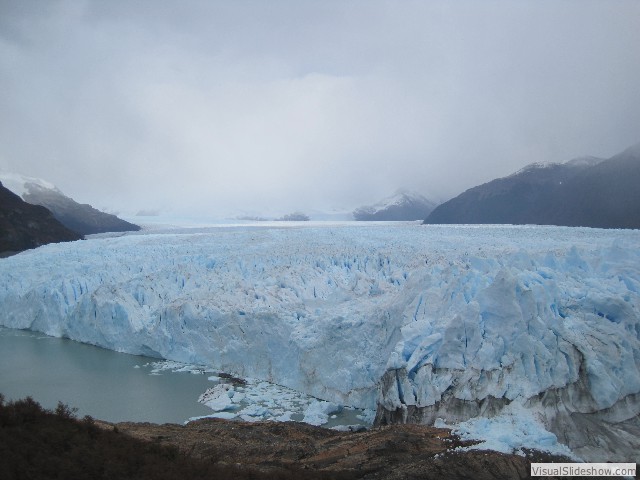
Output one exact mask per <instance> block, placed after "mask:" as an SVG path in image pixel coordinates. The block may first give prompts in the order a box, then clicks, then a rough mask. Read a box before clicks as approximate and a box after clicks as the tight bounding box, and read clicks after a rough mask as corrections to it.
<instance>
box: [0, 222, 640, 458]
mask: <svg viewBox="0 0 640 480" xmlns="http://www.w3.org/2000/svg"><path fill="white" fill-rule="evenodd" d="M0 305H2V311H1V312H0V324H1V325H4V326H7V327H12V328H22V329H32V330H37V331H41V332H43V333H46V334H48V335H53V336H59V337H67V338H71V339H74V340H78V341H81V342H86V343H91V344H94V345H99V346H102V347H105V348H109V349H113V350H116V351H121V352H127V353H134V354H144V355H151V356H155V357H158V358H164V359H168V360H174V361H178V362H184V363H189V364H199V365H207V366H211V367H212V368H215V369H216V370H219V371H225V372H229V373H232V374H234V375H237V376H240V377H251V378H256V379H261V380H265V381H269V382H273V383H276V384H279V385H283V386H285V387H288V388H292V389H295V390H298V391H301V392H304V393H306V394H308V395H312V396H314V397H316V398H318V399H320V400H323V401H326V402H331V403H334V404H336V405H346V406H354V407H358V408H366V409H375V408H377V416H376V417H377V418H376V421H377V422H378V423H396V422H417V423H427V424H433V423H434V422H436V421H437V420H438V419H441V421H445V422H447V423H448V424H452V423H459V422H465V421H468V420H469V419H472V418H477V417H487V418H490V417H498V416H499V415H500V412H502V411H503V410H504V409H505V408H506V407H507V406H509V405H510V404H511V403H513V402H516V403H517V404H518V405H522V406H523V408H526V409H529V410H530V411H531V412H535V413H536V415H537V417H536V418H539V419H540V422H541V424H543V425H545V427H546V428H547V429H548V430H549V431H550V432H553V435H555V438H557V441H558V442H559V443H562V444H567V445H569V447H571V448H572V450H573V451H574V452H576V454H577V455H578V456H581V457H582V458H585V459H589V458H595V459H597V460H603V459H605V460H613V461H615V460H618V459H619V460H620V461H624V460H628V459H629V455H631V453H630V452H633V451H637V450H638V449H639V448H640V444H639V440H638V439H640V424H639V421H638V414H639V413H640V232H638V231H636V230H600V229H589V228H567V227H538V226H504V225H501V226H478V225H474V226H450V225H447V226H437V225H430V226H422V225H416V224H402V223H398V224H392V225H376V224H374V225H362V224H356V225H353V224H341V225H331V224H328V225H325V226H318V225H317V224H310V225H308V226H307V225H305V226H296V227H273V226H265V227H255V226H244V227H226V228H212V229H198V230H197V232H194V233H190V232H188V231H184V230H183V231H180V233H150V234H144V235H125V236H121V237H117V238H113V237H112V238H92V239H89V240H87V241H84V242H75V243H72V244H52V245H47V246H44V247H41V248H38V249H36V250H33V251H28V252H23V253H21V254H19V255H16V256H14V257H10V258H6V259H2V260H0ZM219 393H221V392H216V394H215V395H214V396H213V397H212V399H213V398H214V397H215V398H216V399H217V400H216V401H218V402H221V401H223V400H224V401H225V402H226V401H227V400H226V399H225V398H224V396H222V395H218V394H219ZM322 405H324V404H322ZM510 408H513V407H510ZM310 413H312V412H310ZM313 413H314V414H315V413H316V412H313ZM542 437H544V436H541V437H540V438H542Z"/></svg>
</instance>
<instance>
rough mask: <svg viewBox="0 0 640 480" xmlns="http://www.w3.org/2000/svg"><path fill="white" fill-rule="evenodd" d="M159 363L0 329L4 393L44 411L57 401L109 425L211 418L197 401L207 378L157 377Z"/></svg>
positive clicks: (179, 374)
mask: <svg viewBox="0 0 640 480" xmlns="http://www.w3.org/2000/svg"><path fill="white" fill-rule="evenodd" d="M155 361H157V359H153V358H148V357H142V356H137V355H128V354H125V353H117V352H113V351H110V350H105V349H102V348H98V347H94V346H91V345H85V344H82V343H78V342H74V341H72V340H66V339H62V338H53V337H47V336H45V335H43V334H41V333H37V332H30V331H24V330H14V329H8V328H2V327H0V393H2V394H3V395H4V396H5V397H6V399H8V400H16V399H19V398H24V397H26V396H31V397H33V399H34V400H36V401H37V402H39V403H40V404H41V405H42V406H43V407H45V408H55V406H56V405H57V404H58V401H62V402H64V403H66V404H68V405H69V406H70V407H76V408H77V409H78V412H77V414H78V416H80V417H82V416H84V415H91V416H93V417H95V418H99V419H102V420H107V421H110V422H120V421H137V422H154V423H183V422H185V421H186V420H188V419H189V418H190V417H196V416H201V415H208V414H211V413H212V411H211V409H209V408H208V407H206V406H204V405H202V404H200V403H198V402H197V400H198V397H199V396H200V394H202V392H204V391H205V390H206V389H207V388H208V387H210V386H211V382H209V381H208V380H207V377H208V375H207V374H193V373H189V372H171V371H162V372H160V373H159V374H158V373H153V372H152V370H153V368H152V366H151V363H152V362H155Z"/></svg>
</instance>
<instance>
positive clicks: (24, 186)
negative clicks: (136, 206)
mask: <svg viewBox="0 0 640 480" xmlns="http://www.w3.org/2000/svg"><path fill="white" fill-rule="evenodd" d="M0 182H2V183H3V184H4V185H5V186H6V187H7V188H8V189H9V190H11V191H12V192H13V193H15V194H16V195H18V196H19V197H21V198H22V199H23V200H24V201H25V202H27V203H30V204H32V205H42V206H43V207H46V208H47V209H49V210H50V211H51V212H53V215H54V217H55V218H56V219H57V220H58V221H59V222H60V223H62V224H63V225H64V226H65V227H67V228H68V229H70V230H73V231H74V232H77V233H79V234H80V235H89V234H92V233H105V232H126V231H136V230H140V227H138V226H137V225H134V224H132V223H129V222H126V221H124V220H122V219H120V218H118V217H116V216H115V215H111V214H109V213H104V212H101V211H100V210H97V209H95V208H93V207H92V206H91V205H88V204H80V203H78V202H76V201H75V200H73V199H72V198H70V197H68V196H66V195H65V194H64V193H62V192H61V191H60V190H59V189H58V188H57V187H56V186H55V185H53V184H52V183H49V182H47V181H45V180H42V179H39V178H33V177H27V176H24V175H20V174H16V173H4V172H2V173H0Z"/></svg>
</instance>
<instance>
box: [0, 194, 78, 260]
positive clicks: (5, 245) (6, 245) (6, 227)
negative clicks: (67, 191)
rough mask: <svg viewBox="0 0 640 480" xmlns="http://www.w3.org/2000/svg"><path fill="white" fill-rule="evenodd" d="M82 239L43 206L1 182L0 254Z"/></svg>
mask: <svg viewBox="0 0 640 480" xmlns="http://www.w3.org/2000/svg"><path fill="white" fill-rule="evenodd" d="M81 238H82V236H81V235H79V234H78V233H76V232H73V231H71V230H69V229H68V228H66V227H65V226H64V225H62V224H61V223H60V222H58V221H57V220H56V219H55V218H54V216H53V214H52V213H51V212H50V211H49V210H47V209H46V208H45V207H42V206H39V205H30V204H28V203H26V202H25V201H23V200H22V199H21V198H20V197H18V196H17V195H16V194H14V193H13V192H11V191H10V190H8V189H6V188H5V187H4V186H3V185H2V183H0V256H7V255H11V254H13V253H18V252H21V251H23V250H28V249H30V248H36V247H39V246H41V245H45V244H47V243H57V242H69V241H73V240H80V239H81Z"/></svg>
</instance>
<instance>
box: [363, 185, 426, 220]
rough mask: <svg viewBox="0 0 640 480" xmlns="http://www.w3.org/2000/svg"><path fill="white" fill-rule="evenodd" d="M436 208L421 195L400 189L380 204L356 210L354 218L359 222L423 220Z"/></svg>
mask: <svg viewBox="0 0 640 480" xmlns="http://www.w3.org/2000/svg"><path fill="white" fill-rule="evenodd" d="M435 206H436V203H434V202H432V201H431V200H429V199H427V198H426V197H425V196H423V195H421V194H419V193H416V192H412V191H410V190H404V189H400V190H397V191H396V192H395V193H394V194H393V195H391V196H389V197H386V198H384V199H382V200H380V201H379V202H378V203H375V204H373V205H365V206H362V207H359V208H356V209H355V210H354V211H353V218H354V219H355V220H359V221H401V220H422V219H423V218H424V217H425V215H428V214H429V213H430V212H431V211H432V210H433V209H434V208H435Z"/></svg>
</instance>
